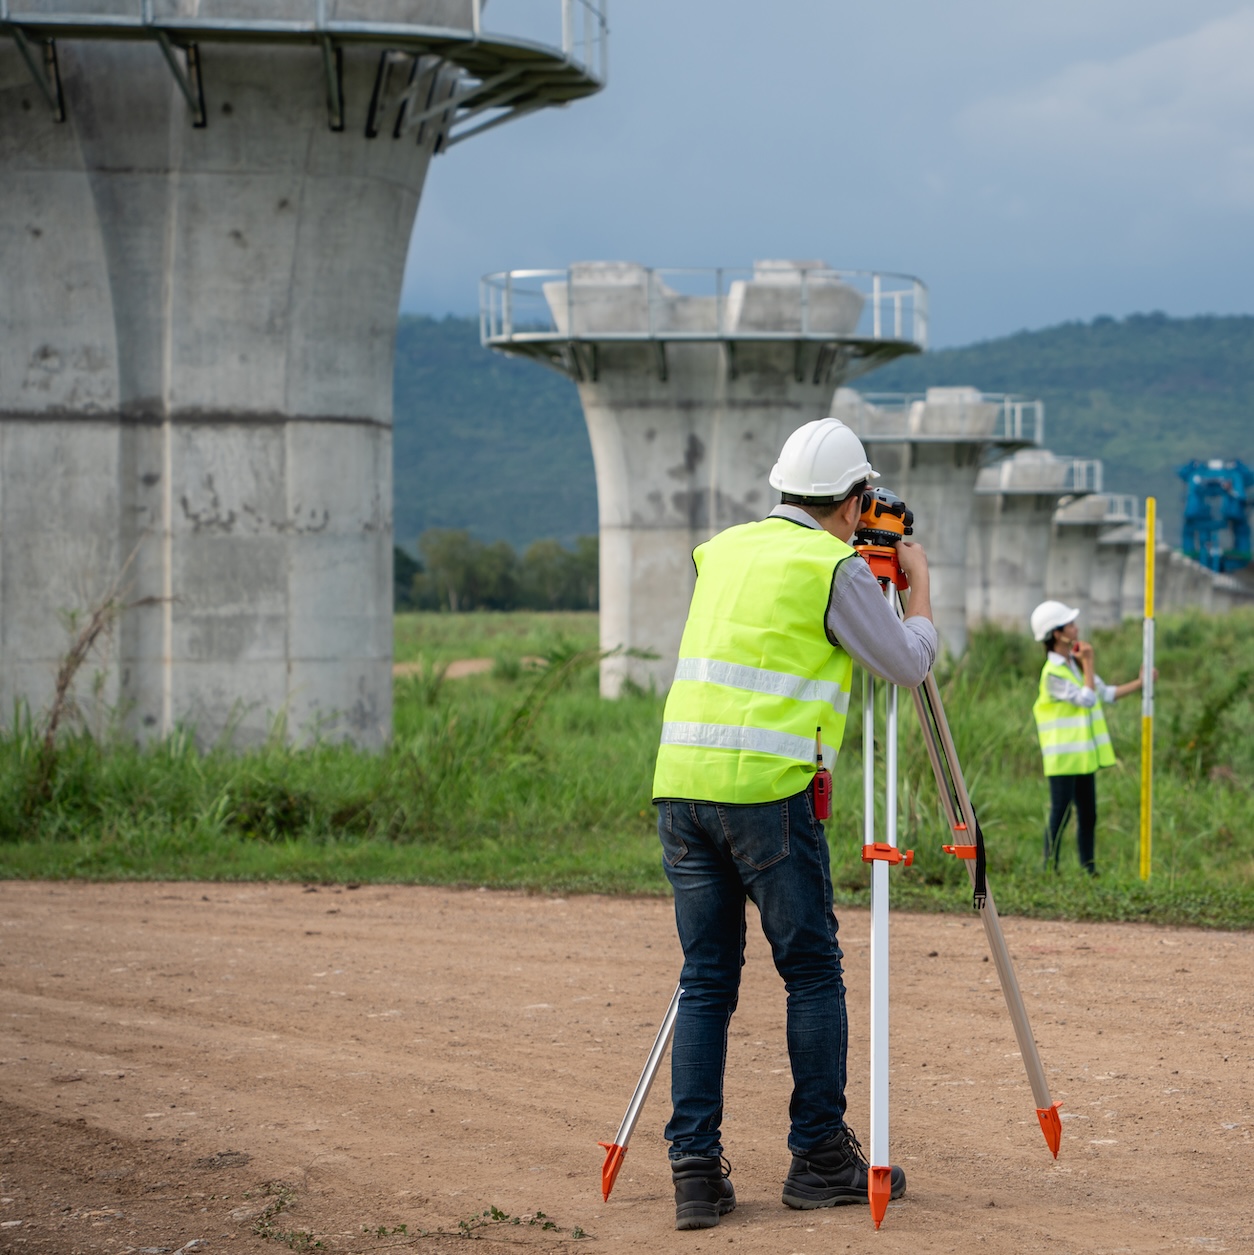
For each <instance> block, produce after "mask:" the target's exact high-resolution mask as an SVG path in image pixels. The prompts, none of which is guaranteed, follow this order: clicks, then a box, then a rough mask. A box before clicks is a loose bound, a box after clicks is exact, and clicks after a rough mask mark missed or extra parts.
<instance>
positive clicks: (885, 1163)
mask: <svg viewBox="0 0 1254 1255" xmlns="http://www.w3.org/2000/svg"><path fill="white" fill-rule="evenodd" d="M869 688H870V698H871V702H872V703H873V699H874V684H873V683H872V684H871V685H869ZM885 707H886V726H885V735H884V768H885V771H884V777H885V789H884V837H885V844H887V845H888V846H890V847H891V848H892V849H894V850H895V849H896V848H897V689H896V688H895V687H894V686H893V685H889V686H888V688H887V693H886V698H885ZM874 843H875V842H874V837H873V835H872V834H870V833H868V837H867V844H868V845H873V844H874ZM870 862H871V1138H870V1147H869V1151H870V1161H871V1172H870V1175H869V1179H868V1181H867V1194H868V1201H869V1203H870V1205H871V1216H872V1219H874V1221H875V1227H876V1228H877V1229H878V1228H879V1227H880V1222H881V1221H882V1220H883V1219H884V1213H885V1211H886V1210H887V1208H888V1200H889V1194H890V1191H891V1174H892V1169H891V1166H890V1159H889V1149H888V1111H889V1100H888V1074H889V1058H890V1056H889V941H888V873H889V868H890V866H891V864H889V863H888V862H887V861H885V860H884V859H882V858H876V859H872V860H870Z"/></svg>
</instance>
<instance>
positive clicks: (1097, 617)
mask: <svg viewBox="0 0 1254 1255" xmlns="http://www.w3.org/2000/svg"><path fill="white" fill-rule="evenodd" d="M1136 543H1137V541H1136V523H1135V521H1125V522H1113V521H1112V526H1111V527H1109V528H1108V529H1107V530H1105V531H1103V532H1102V533H1101V534H1100V535H1099V536H1098V537H1097V548H1096V551H1095V553H1094V555H1093V578H1092V583H1091V584H1090V586H1089V614H1088V623H1089V625H1090V626H1092V627H1095V628H1112V627H1118V626H1119V624H1120V623H1122V622H1123V620H1124V619H1125V618H1132V617H1135V616H1136V615H1137V614H1138V613H1139V609H1135V610H1133V609H1129V610H1125V607H1124V604H1123V573H1124V568H1125V567H1126V565H1127V562H1128V559H1129V555H1130V552H1131V551H1132V550H1134V549H1135V548H1136Z"/></svg>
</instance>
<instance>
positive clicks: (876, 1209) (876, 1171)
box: [866, 1167, 893, 1229]
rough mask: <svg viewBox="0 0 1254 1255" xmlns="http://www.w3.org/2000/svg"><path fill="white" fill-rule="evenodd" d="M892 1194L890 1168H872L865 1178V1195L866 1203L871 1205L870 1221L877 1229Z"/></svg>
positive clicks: (891, 1173) (891, 1171) (891, 1172)
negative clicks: (873, 1222)
mask: <svg viewBox="0 0 1254 1255" xmlns="http://www.w3.org/2000/svg"><path fill="white" fill-rule="evenodd" d="M892 1192H893V1170H892V1168H891V1167H890V1168H872V1169H871V1172H870V1175H869V1176H868V1177H867V1182H866V1193H867V1201H868V1202H869V1203H870V1204H871V1219H872V1220H874V1221H875V1227H876V1228H877V1229H878V1228H879V1227H880V1221H882V1220H883V1219H884V1213H885V1212H886V1211H887V1210H888V1199H889V1196H890V1195H891V1194H892Z"/></svg>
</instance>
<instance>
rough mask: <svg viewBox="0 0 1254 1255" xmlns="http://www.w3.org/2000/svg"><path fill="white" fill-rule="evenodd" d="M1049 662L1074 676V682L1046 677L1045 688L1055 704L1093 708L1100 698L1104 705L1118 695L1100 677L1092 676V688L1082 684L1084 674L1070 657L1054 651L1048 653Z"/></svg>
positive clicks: (1054, 676)
mask: <svg viewBox="0 0 1254 1255" xmlns="http://www.w3.org/2000/svg"><path fill="white" fill-rule="evenodd" d="M1049 661H1050V662H1056V663H1061V664H1062V665H1063V666H1064V667H1066V668H1067V670H1069V671H1070V672H1071V673H1072V675H1074V676H1075V679H1074V680H1064V679H1063V678H1062V676H1060V675H1047V676H1046V677H1045V687H1046V689H1047V690H1048V692H1049V695H1050V697H1052V698H1053V699H1054V701H1056V702H1070V703H1071V704H1072V705H1073V706H1085V707H1093V706H1096V705H1097V699H1098V698H1099V697H1100V698H1101V699H1102V701H1104V702H1106V703H1110V702H1113V701H1114V700H1115V698H1116V697H1117V696H1118V694H1117V693H1116V691H1115V686H1114V685H1113V684H1106V683H1104V682H1103V680H1102V677H1101V676H1100V675H1094V676H1093V688H1089V686H1088V685H1087V684H1085V683H1084V672H1083V671H1081V670H1080V664H1079V663H1078V662H1076V660H1075V658H1073V657H1071V656H1069V655H1068V656H1066V657H1064V656H1063V655H1062V654H1060V653H1057V652H1056V651H1055V650H1052V649H1051V650H1050V651H1049Z"/></svg>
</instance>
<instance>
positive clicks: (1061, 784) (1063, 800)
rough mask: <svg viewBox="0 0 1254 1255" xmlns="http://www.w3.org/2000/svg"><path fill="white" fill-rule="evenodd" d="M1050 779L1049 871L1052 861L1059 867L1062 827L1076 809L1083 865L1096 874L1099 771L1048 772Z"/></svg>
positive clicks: (1076, 838) (1046, 867) (1046, 856)
mask: <svg viewBox="0 0 1254 1255" xmlns="http://www.w3.org/2000/svg"><path fill="white" fill-rule="evenodd" d="M1046 779H1047V780H1048V781H1049V827H1048V828H1046V830H1045V869H1046V870H1047V871H1048V870H1049V867H1050V865H1051V864H1052V865H1053V867H1054V870H1055V871H1057V870H1058V856H1059V854H1060V853H1061V851H1062V830H1063V829H1064V828H1065V827H1066V826H1067V817H1068V816H1069V815H1070V814H1071V812H1072V810H1074V811H1075V840H1076V849H1077V850H1078V851H1079V854H1080V866H1081V867H1083V868H1084V870H1085V871H1086V872H1088V873H1089V874H1090V875H1096V874H1097V868H1096V866H1095V865H1094V863H1093V847H1094V844H1095V842H1096V839H1097V772H1095V771H1091V772H1088V773H1087V774H1086V775H1082V776H1047V777H1046Z"/></svg>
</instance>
